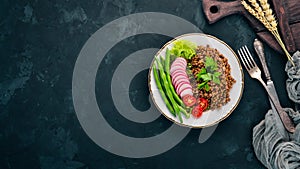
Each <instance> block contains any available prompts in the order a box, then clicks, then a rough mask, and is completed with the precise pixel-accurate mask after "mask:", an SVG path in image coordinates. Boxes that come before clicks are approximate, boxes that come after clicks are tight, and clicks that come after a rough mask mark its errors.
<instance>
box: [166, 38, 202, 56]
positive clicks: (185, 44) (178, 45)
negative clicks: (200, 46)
mask: <svg viewBox="0 0 300 169" xmlns="http://www.w3.org/2000/svg"><path fill="white" fill-rule="evenodd" d="M196 48H197V45H196V44H194V43H193V42H190V41H187V40H177V41H175V42H174V46H173V48H172V50H171V51H170V52H171V54H172V55H175V56H177V57H183V58H185V59H191V58H192V57H193V56H195V55H196Z"/></svg>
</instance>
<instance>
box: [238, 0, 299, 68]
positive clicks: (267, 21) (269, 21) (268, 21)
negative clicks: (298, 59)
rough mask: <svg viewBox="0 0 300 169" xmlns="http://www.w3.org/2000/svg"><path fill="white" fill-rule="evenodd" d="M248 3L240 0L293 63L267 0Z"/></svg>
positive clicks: (253, 0) (254, 0)
mask: <svg viewBox="0 0 300 169" xmlns="http://www.w3.org/2000/svg"><path fill="white" fill-rule="evenodd" d="M248 1H249V2H250V4H251V5H250V4H248V3H247V2H246V1H245V0H242V1H241V3H242V5H243V6H244V8H245V9H246V10H247V11H248V12H249V13H250V14H252V15H253V16H254V17H255V18H256V19H258V20H259V21H260V22H261V23H262V24H263V25H264V26H265V27H266V28H267V29H268V30H269V31H270V32H271V33H272V34H273V36H274V37H275V39H276V41H277V42H278V43H279V45H280V46H281V48H282V50H283V51H284V53H285V54H286V56H287V58H288V60H289V61H290V62H291V63H292V64H293V65H295V64H294V62H293V59H292V57H291V55H290V54H289V52H288V51H287V49H286V47H285V45H284V43H283V41H282V39H281V37H280V35H279V32H278V28H277V25H278V24H277V21H276V19H275V16H274V14H273V11H272V9H271V8H270V4H268V1H267V0H258V1H259V3H258V2H257V0H248Z"/></svg>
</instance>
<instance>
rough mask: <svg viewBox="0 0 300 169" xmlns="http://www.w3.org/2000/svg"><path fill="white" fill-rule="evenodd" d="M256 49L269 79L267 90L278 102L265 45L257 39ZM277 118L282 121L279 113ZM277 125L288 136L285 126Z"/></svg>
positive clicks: (276, 114) (273, 107)
mask: <svg viewBox="0 0 300 169" xmlns="http://www.w3.org/2000/svg"><path fill="white" fill-rule="evenodd" d="M254 49H255V51H256V53H257V55H258V57H259V60H260V62H261V64H262V66H263V72H264V74H265V77H266V79H267V88H268V89H269V90H270V93H271V94H272V95H273V96H274V98H275V99H276V100H278V101H279V98H278V95H277V92H276V89H275V85H274V83H273V81H272V79H271V75H270V72H269V69H268V66H267V63H266V59H265V54H264V49H263V44H262V42H261V41H259V40H258V39H255V40H254ZM269 101H270V104H271V108H272V110H273V111H274V112H277V110H276V108H275V106H274V104H273V102H272V101H271V100H270V99H269ZM274 115H275V116H277V119H279V120H280V116H279V114H278V113H274ZM282 122H283V123H292V122H291V121H283V120H282ZM275 124H276V125H280V126H278V127H277V128H278V129H279V132H280V133H281V134H282V135H284V136H287V133H286V132H285V129H284V126H283V125H282V123H275Z"/></svg>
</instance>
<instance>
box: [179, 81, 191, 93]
mask: <svg viewBox="0 0 300 169" xmlns="http://www.w3.org/2000/svg"><path fill="white" fill-rule="evenodd" d="M187 88H192V86H191V85H190V84H187V83H183V84H181V85H178V87H177V88H176V93H178V94H179V95H180V93H181V92H182V91H183V90H184V89H187Z"/></svg>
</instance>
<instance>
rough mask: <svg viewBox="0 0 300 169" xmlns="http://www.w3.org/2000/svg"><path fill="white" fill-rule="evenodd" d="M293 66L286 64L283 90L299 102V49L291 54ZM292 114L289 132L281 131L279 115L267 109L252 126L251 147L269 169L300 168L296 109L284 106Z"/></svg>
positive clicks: (282, 128) (299, 143)
mask: <svg viewBox="0 0 300 169" xmlns="http://www.w3.org/2000/svg"><path fill="white" fill-rule="evenodd" d="M293 59H294V62H295V65H296V66H295V67H293V66H292V65H291V64H290V63H289V62H288V63H287V65H286V72H287V74H288V77H289V79H288V80H287V92H288V95H289V98H290V99H291V100H292V101H294V102H295V103H297V104H300V52H296V53H295V54H294V55H293ZM285 111H286V112H288V114H289V116H290V117H292V119H293V121H294V123H295V125H296V130H295V133H293V134H290V133H288V132H286V131H285V130H284V126H283V125H282V123H281V121H280V119H279V117H278V116H277V115H276V114H275V113H276V112H273V110H269V111H268V113H267V114H266V116H265V120H263V121H261V122H260V123H259V124H258V125H256V126H255V127H254V128H253V142H252V143H253V147H254V151H255V154H256V156H257V158H258V159H259V160H260V161H261V162H262V163H263V164H264V165H265V166H266V167H267V168H269V169H299V168H300V112H299V111H294V110H292V109H290V108H285Z"/></svg>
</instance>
